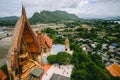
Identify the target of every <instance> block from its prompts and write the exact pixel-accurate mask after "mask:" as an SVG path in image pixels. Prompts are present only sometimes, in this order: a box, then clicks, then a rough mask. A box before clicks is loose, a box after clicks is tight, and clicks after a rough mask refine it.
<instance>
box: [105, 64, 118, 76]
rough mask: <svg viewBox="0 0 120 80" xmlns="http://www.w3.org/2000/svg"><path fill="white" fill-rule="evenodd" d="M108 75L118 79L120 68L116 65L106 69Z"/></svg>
mask: <svg viewBox="0 0 120 80" xmlns="http://www.w3.org/2000/svg"><path fill="white" fill-rule="evenodd" d="M106 69H107V70H108V71H109V72H110V74H111V75H112V76H114V77H120V66H119V65H118V64H116V63H113V64H112V65H110V66H108V67H106Z"/></svg>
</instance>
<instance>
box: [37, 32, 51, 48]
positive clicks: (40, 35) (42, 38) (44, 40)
mask: <svg viewBox="0 0 120 80" xmlns="http://www.w3.org/2000/svg"><path fill="white" fill-rule="evenodd" d="M37 39H38V41H40V42H39V43H40V45H41V48H43V46H44V45H45V43H46V44H47V46H48V47H49V48H51V47H52V39H50V38H49V37H48V36H47V35H46V34H43V33H41V32H39V33H38V34H37Z"/></svg>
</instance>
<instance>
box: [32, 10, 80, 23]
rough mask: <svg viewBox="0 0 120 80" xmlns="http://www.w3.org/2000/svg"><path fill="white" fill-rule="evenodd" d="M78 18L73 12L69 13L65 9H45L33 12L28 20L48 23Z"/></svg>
mask: <svg viewBox="0 0 120 80" xmlns="http://www.w3.org/2000/svg"><path fill="white" fill-rule="evenodd" d="M78 19H79V18H78V17H77V16H76V15H75V14H70V13H67V12H65V11H59V10H56V11H45V10H43V11H42V12H40V13H38V12H36V13H34V15H33V16H32V17H31V18H30V22H31V23H33V24H36V23H39V22H41V23H48V22H62V21H66V20H78Z"/></svg>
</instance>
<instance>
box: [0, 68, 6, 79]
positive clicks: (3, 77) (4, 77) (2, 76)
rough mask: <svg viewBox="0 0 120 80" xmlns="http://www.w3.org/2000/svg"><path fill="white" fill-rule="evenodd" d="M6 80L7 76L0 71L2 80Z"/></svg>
mask: <svg viewBox="0 0 120 80" xmlns="http://www.w3.org/2000/svg"><path fill="white" fill-rule="evenodd" d="M6 78H7V76H6V74H5V73H4V72H3V71H2V70H0V80H5V79H6Z"/></svg>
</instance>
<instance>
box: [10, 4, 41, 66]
mask: <svg viewBox="0 0 120 80" xmlns="http://www.w3.org/2000/svg"><path fill="white" fill-rule="evenodd" d="M22 38H24V41H25V43H26V45H27V47H28V49H29V51H30V52H31V53H40V52H41V49H40V45H39V41H38V40H37V37H36V36H35V34H34V32H33V31H32V29H31V26H30V23H29V21H28V19H27V16H26V12H25V8H24V6H22V15H21V17H20V18H19V20H18V21H17V23H16V25H15V29H14V35H13V40H12V45H11V49H10V51H9V53H10V55H11V56H12V59H11V60H12V61H11V62H12V63H11V64H12V65H14V66H17V64H18V61H17V58H16V55H17V54H18V53H19V51H20V47H21V40H22Z"/></svg>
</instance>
